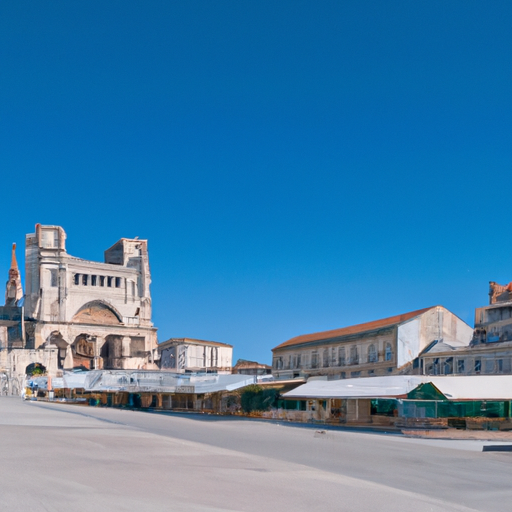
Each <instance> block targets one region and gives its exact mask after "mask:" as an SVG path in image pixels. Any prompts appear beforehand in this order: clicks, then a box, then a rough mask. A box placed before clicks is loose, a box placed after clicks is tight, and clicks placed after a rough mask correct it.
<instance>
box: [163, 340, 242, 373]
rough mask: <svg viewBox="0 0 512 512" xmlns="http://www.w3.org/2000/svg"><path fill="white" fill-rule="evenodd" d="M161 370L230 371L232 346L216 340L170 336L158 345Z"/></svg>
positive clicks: (183, 371) (182, 371)
mask: <svg viewBox="0 0 512 512" xmlns="http://www.w3.org/2000/svg"><path fill="white" fill-rule="evenodd" d="M158 352H159V356H160V368H161V369H162V370H168V371H175V372H180V373H185V372H215V373H231V365H232V360H233V346H232V345H228V344H227V343H219V342H217V341H206V340H196V339H192V338H171V339H169V340H167V341H164V342H162V343H160V344H159V345H158Z"/></svg>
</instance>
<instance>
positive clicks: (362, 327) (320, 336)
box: [272, 306, 435, 350]
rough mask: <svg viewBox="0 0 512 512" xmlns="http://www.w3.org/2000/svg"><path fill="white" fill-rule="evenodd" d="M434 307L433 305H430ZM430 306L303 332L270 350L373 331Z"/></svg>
mask: <svg viewBox="0 0 512 512" xmlns="http://www.w3.org/2000/svg"><path fill="white" fill-rule="evenodd" d="M432 307H435V306H432ZM432 307H430V308H424V309H418V310H416V311H411V312H410V313H403V314H401V315H396V316H390V317H389V318H382V319H381V320H373V321H372V322H366V323H364V324H357V325H350V326H349V327H343V328H341V329H334V330H332V331H323V332H314V333H312V334H303V335H302V336H296V337H295V338H291V339H290V340H288V341H285V342H284V343H281V344H280V345H278V346H277V347H275V348H273V349H272V350H277V349H281V348H286V347H291V346H293V345H300V344H302V343H308V342H310V341H321V340H328V339H331V338H338V337H340V336H348V335H350V334H360V333H363V332H367V331H373V330H375V329H381V328H383V327H391V326H393V325H397V324H400V323H402V322H406V321H407V320H410V319H411V318H414V317H415V316H418V315H421V314H422V313H425V312H426V311H428V310H429V309H432Z"/></svg>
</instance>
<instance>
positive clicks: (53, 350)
mask: <svg viewBox="0 0 512 512" xmlns="http://www.w3.org/2000/svg"><path fill="white" fill-rule="evenodd" d="M150 283H151V275H150V270H149V260H148V249H147V241H146V240H139V239H128V238H122V239H121V240H119V241H118V242H116V243H115V244H114V245H113V246H112V247H110V248H109V249H107V250H106V251H105V252H104V261H103V262H96V261H89V260H85V259H81V258H77V257H74V256H71V255H70V254H68V253H67V251H66V233H65V231H64V230H63V229H62V228H61V227H59V226H43V225H40V224H37V225H36V228H35V233H31V234H28V235H27V236H26V246H25V294H24V296H23V293H22V289H21V280H20V277H19V271H18V268H17V262H16V258H15V255H14V248H13V262H12V264H11V269H10V270H9V281H8V282H7V289H6V302H5V306H4V307H0V372H3V382H4V384H3V386H4V388H5V386H6V384H5V382H6V381H7V382H8V384H7V386H8V388H9V390H10V391H11V392H13V391H14V392H15V391H17V389H14V390H13V386H14V388H17V387H19V380H20V378H21V376H22V375H25V374H26V368H27V366H28V365H30V364H39V365H41V366H43V367H44V368H45V370H46V371H47V372H48V373H49V374H50V375H52V374H53V375H57V374H58V373H59V371H62V370H71V369H73V368H75V369H77V368H81V369H140V368H156V366H155V364H154V359H153V358H154V356H155V354H156V347H157V337H156V329H155V327H154V326H153V323H152V321H151V294H150V289H149V287H150ZM22 296H23V298H22ZM0 391H2V389H1V386H0Z"/></svg>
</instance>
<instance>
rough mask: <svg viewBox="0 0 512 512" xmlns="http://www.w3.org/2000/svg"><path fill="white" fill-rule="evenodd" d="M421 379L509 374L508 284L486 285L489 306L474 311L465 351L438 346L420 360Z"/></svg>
mask: <svg viewBox="0 0 512 512" xmlns="http://www.w3.org/2000/svg"><path fill="white" fill-rule="evenodd" d="M421 368H422V373H424V374H425V375H452V374H455V375H493V374H510V373H512V283H509V284H508V285H499V284H497V283H495V282H493V281H491V282H490V283H489V305H488V306H483V307H480V308H476V309H475V329H474V332H473V338H472V340H471V343H470V345H469V346H467V347H451V346H446V345H444V344H442V343H439V344H437V345H435V346H433V347H431V348H430V349H429V350H427V351H425V353H424V354H422V356H421Z"/></svg>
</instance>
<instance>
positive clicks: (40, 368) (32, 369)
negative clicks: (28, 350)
mask: <svg viewBox="0 0 512 512" xmlns="http://www.w3.org/2000/svg"><path fill="white" fill-rule="evenodd" d="M25 375H26V376H27V377H39V376H41V375H46V366H44V365H43V364H41V363H30V364H29V365H28V366H27V367H26V368H25Z"/></svg>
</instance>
